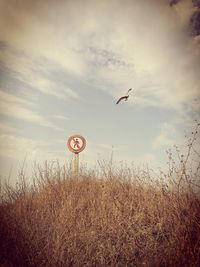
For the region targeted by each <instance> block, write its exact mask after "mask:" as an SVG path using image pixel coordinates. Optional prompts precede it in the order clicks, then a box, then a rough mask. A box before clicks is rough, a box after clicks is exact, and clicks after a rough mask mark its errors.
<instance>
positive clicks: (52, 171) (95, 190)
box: [0, 140, 200, 267]
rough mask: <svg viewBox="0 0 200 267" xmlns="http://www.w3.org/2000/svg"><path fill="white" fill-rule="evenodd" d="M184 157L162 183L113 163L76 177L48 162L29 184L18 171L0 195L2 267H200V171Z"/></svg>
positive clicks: (83, 172)
mask: <svg viewBox="0 0 200 267" xmlns="http://www.w3.org/2000/svg"><path fill="white" fill-rule="evenodd" d="M194 142H195V140H193V141H192V145H190V147H192V146H194ZM190 147H189V148H190ZM191 149H192V148H190V150H191ZM170 157H171V155H170ZM180 158H181V162H180V164H179V167H175V165H174V163H173V164H172V166H171V167H170V169H169V171H170V172H169V173H168V174H164V173H161V177H160V178H162V179H160V180H159V181H158V180H157V182H156V180H155V179H153V178H152V174H151V173H150V171H149V170H148V169H147V170H143V171H140V172H136V171H135V170H132V169H130V168H128V167H126V166H122V167H121V168H114V166H113V164H112V162H110V163H109V164H106V162H99V166H100V171H99V172H96V171H94V172H92V171H90V172H87V171H86V170H84V171H82V172H80V175H79V177H72V176H71V175H70V170H67V169H66V167H65V166H59V164H58V163H57V164H53V165H51V164H48V163H46V164H45V166H43V167H40V166H39V167H37V168H35V172H34V177H35V180H34V183H33V185H32V186H31V187H30V186H27V185H26V182H25V180H26V178H25V176H24V173H23V172H21V173H20V183H19V184H18V187H17V188H11V187H10V186H8V185H7V187H6V188H4V191H3V192H2V198H1V204H0V266H4V267H6V266H8V267H9V266H10V267H12V266H13V267H15V266H16V267H17V266H20V267H23V266H24V267H25V266H27V267H28V266H35V267H36V266H37V267H43V266H44V267H59V266H60V267H61V266H62V267H64V266H152V267H154V266H193V267H195V266H196V267H197V266H199V263H200V199H199V197H198V189H199V187H198V185H196V183H197V182H195V185H194V178H195V179H199V169H197V170H196V172H195V175H196V176H195V177H192V176H191V175H192V173H191V172H189V171H188V169H187V164H188V158H187V157H185V159H184V160H185V161H184V160H183V159H182V157H180ZM170 160H172V159H171V158H170ZM170 164H171V163H170ZM197 168H199V167H198V166H197ZM174 174H176V175H177V176H176V178H175V176H174ZM162 176H164V178H165V179H167V177H168V178H169V177H170V181H169V182H168V183H166V182H163V179H164V178H163V177H162Z"/></svg>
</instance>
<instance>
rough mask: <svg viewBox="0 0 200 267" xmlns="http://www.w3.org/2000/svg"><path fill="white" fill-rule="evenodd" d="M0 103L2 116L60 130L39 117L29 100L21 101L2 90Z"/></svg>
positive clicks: (0, 91)
mask: <svg viewBox="0 0 200 267" xmlns="http://www.w3.org/2000/svg"><path fill="white" fill-rule="evenodd" d="M0 103H1V107H0V114H1V115H5V116H9V117H12V118H15V119H19V120H24V121H28V122H32V123H36V124H39V125H42V126H46V127H50V128H54V129H56V130H59V128H58V127H56V126H55V125H53V124H52V123H51V122H49V121H48V120H47V119H46V118H45V117H43V116H41V115H39V114H38V113H37V112H36V111H34V110H32V109H31V108H32V107H33V106H34V105H33V103H32V102H30V101H28V100H25V99H21V98H19V97H17V96H15V95H13V94H9V93H6V92H5V91H2V90H0Z"/></svg>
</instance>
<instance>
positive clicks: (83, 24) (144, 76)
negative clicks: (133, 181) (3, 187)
mask: <svg viewBox="0 0 200 267" xmlns="http://www.w3.org/2000/svg"><path fill="white" fill-rule="evenodd" d="M199 6H200V4H199V1H194V0H193V1H192V0H182V1H167V0H159V1H158V0H148V1H145V0H140V1H137V0H123V1H122V0H110V1H106V0H102V1H95V0H93V1H92V0H85V1H81V0H75V1H72V0H59V1H58V0H47V1H39V0H34V1H33V0H0V118H1V120H0V139H1V140H0V146H1V147H0V175H1V179H5V178H6V177H8V176H9V175H10V177H11V178H12V177H13V178H12V179H15V177H16V174H17V172H18V171H19V169H20V167H21V166H22V165H23V162H24V161H25V162H26V164H27V165H28V166H31V164H33V163H34V162H38V163H42V162H45V161H46V160H47V161H55V160H58V161H59V162H60V163H65V162H68V161H70V160H71V159H72V153H71V152H70V151H69V150H68V148H67V140H68V138H69V137H70V136H71V135H73V134H80V135H82V136H83V137H84V138H85V139H86V142H87V145H86V148H85V150H84V151H83V152H81V153H80V161H81V163H84V164H86V165H87V166H88V167H93V166H95V165H96V164H97V161H98V160H109V159H110V158H111V155H112V156H113V159H114V160H115V161H116V162H122V161H123V162H127V163H131V162H133V163H134V164H136V165H137V164H138V165H141V164H148V165H150V166H151V167H152V168H155V169H158V168H159V167H164V166H165V163H166V161H167V158H166V153H165V151H166V150H167V149H169V148H171V147H173V145H174V144H176V145H178V146H179V147H180V149H182V148H183V147H184V145H185V141H186V140H185V137H184V135H185V133H189V132H190V131H191V130H192V127H193V125H194V120H195V119H197V120H199V115H200V105H199V103H200V88H199V85H200V73H199V72H200V68H199V66H200V64H199V63H200V35H199V34H200V33H199V13H198V12H199ZM194 14H195V16H194ZM129 88H132V89H133V90H132V92H131V93H130V97H129V99H128V101H126V102H121V103H120V104H118V105H116V101H117V99H118V98H119V97H120V96H122V95H124V94H126V92H127V90H128V89H129Z"/></svg>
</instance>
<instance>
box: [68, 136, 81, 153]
mask: <svg viewBox="0 0 200 267" xmlns="http://www.w3.org/2000/svg"><path fill="white" fill-rule="evenodd" d="M74 138H80V139H81V140H82V142H83V146H82V147H81V148H80V149H79V150H77V149H73V148H72V147H71V146H70V142H71V140H72V139H74ZM67 146H68V149H69V150H70V151H71V152H73V153H80V152H82V151H83V150H84V149H85V147H86V140H85V138H84V137H83V136H81V135H79V134H74V135H72V136H70V137H69V139H68V141H67Z"/></svg>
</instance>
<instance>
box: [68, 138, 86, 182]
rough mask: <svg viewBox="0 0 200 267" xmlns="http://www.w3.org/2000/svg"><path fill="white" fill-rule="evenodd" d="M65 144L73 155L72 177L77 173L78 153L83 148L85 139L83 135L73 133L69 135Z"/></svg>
mask: <svg viewBox="0 0 200 267" xmlns="http://www.w3.org/2000/svg"><path fill="white" fill-rule="evenodd" d="M67 146H68V148H69V150H70V151H71V152H73V153H74V155H73V163H72V172H73V176H74V177H78V175H79V153H80V152H81V151H83V150H84V149H85V146H86V140H85V138H84V137H83V136H81V135H79V134H75V135H72V136H70V137H69V139H68V142H67Z"/></svg>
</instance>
